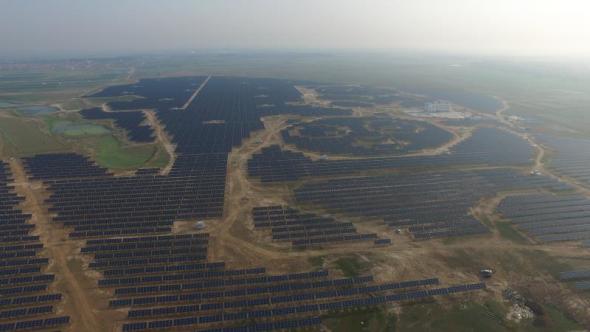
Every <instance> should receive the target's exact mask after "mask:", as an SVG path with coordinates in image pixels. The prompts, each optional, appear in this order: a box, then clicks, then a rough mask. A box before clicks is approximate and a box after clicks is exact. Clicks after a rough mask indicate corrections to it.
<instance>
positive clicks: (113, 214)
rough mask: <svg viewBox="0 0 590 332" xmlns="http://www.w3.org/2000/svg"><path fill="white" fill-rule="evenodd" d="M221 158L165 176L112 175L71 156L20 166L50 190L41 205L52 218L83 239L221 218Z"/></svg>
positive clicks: (194, 162)
mask: <svg viewBox="0 0 590 332" xmlns="http://www.w3.org/2000/svg"><path fill="white" fill-rule="evenodd" d="M226 158H227V156H226V155H224V154H211V155H197V156H193V157H192V158H191V159H188V158H184V159H183V160H182V161H181V162H178V163H176V164H175V165H174V167H173V169H172V171H171V172H170V175H168V176H160V175H143V176H117V177H115V176H112V175H110V174H108V173H106V171H105V170H104V169H101V168H99V167H97V166H96V165H94V164H93V163H92V162H91V161H89V160H88V159H87V158H86V157H83V156H80V155H75V154H65V155H60V154H47V155H36V156H34V157H30V158H24V159H23V164H24V166H25V169H26V170H27V172H28V173H29V174H31V175H32V177H33V178H36V179H43V180H44V181H45V182H46V184H47V185H48V188H49V190H50V191H51V192H52V194H51V197H50V198H48V199H47V200H46V203H47V204H49V205H50V208H49V211H50V212H52V213H55V214H56V216H55V217H54V218H53V220H54V221H55V222H61V223H63V224H64V225H65V226H67V227H71V228H73V229H72V232H71V233H70V237H75V238H87V237H96V236H116V235H133V234H147V233H165V232H169V231H170V230H171V226H172V224H173V222H174V221H175V220H179V219H194V218H214V217H219V216H221V214H222V213H223V198H224V190H225V173H226V171H225V170H226V163H227V160H226ZM68 175H69V176H76V177H72V178H68Z"/></svg>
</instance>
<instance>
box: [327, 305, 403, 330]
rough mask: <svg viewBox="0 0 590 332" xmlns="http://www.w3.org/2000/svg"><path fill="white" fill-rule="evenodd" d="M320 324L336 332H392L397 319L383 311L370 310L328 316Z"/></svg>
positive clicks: (377, 309)
mask: <svg viewBox="0 0 590 332" xmlns="http://www.w3.org/2000/svg"><path fill="white" fill-rule="evenodd" d="M322 322H323V323H324V324H325V325H326V326H327V327H328V328H329V329H330V330H331V331H338V332H341V331H342V332H363V331H370V332H385V331H387V332H394V331H397V330H396V323H397V317H396V316H395V314H388V313H386V312H385V311H384V310H383V309H380V308H371V309H361V310H355V311H352V312H345V313H338V314H328V315H326V316H324V317H322Z"/></svg>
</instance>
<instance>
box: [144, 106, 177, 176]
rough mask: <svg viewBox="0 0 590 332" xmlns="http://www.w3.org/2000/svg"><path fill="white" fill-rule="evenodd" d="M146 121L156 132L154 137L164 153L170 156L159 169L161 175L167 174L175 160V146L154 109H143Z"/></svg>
mask: <svg viewBox="0 0 590 332" xmlns="http://www.w3.org/2000/svg"><path fill="white" fill-rule="evenodd" d="M143 113H144V114H145V117H146V119H147V121H148V122H149V124H150V126H151V127H152V129H154V132H155V133H156V138H157V139H158V142H159V143H160V144H161V145H162V146H163V147H164V149H165V150H166V153H168V155H169V156H170V158H169V159H168V164H167V165H166V166H165V167H164V168H162V169H161V170H160V174H161V175H167V174H168V173H170V170H171V169H172V166H174V162H175V161H176V147H175V146H174V144H172V140H171V139H170V138H169V137H168V133H166V130H164V128H162V124H161V123H160V121H158V119H157V118H156V115H155V114H154V111H143Z"/></svg>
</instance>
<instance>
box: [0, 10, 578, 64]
mask: <svg viewBox="0 0 590 332" xmlns="http://www.w3.org/2000/svg"><path fill="white" fill-rule="evenodd" d="M589 41H590V1H588V0H0V56H3V55H4V56H6V55H14V54H17V55H18V54H27V53H30V54H43V53H62V54H68V53H71V54H80V53H113V52H115V53H116V52H137V51H139V52H143V51H160V50H188V49H259V48H264V49H293V50H295V49H349V50H355V49H371V50H396V49H405V50H424V51H444V52H452V53H478V54H494V55H496V54H504V55H533V56H559V55H567V56H590V42H589Z"/></svg>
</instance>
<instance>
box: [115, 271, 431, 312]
mask: <svg viewBox="0 0 590 332" xmlns="http://www.w3.org/2000/svg"><path fill="white" fill-rule="evenodd" d="M371 281H373V277H372V276H363V277H355V278H346V279H328V280H322V281H314V282H303V283H301V282H297V283H281V284H273V285H269V286H257V287H250V288H244V287H240V288H236V289H231V290H219V291H208V292H199V293H187V294H170V295H162V296H148V297H136V298H126V299H117V300H112V301H111V302H110V306H111V307H124V306H144V305H152V304H166V303H174V302H186V301H190V302H195V301H202V300H206V299H219V298H234V297H243V296H250V295H257V294H265V293H269V294H275V293H280V292H290V291H300V290H308V289H318V288H329V287H340V286H351V285H357V284H363V283H367V282H371ZM430 282H431V283H432V284H435V283H436V282H435V281H434V279H432V280H431V281H430ZM426 284H427V283H424V285H426ZM411 286H413V284H412V285H409V284H405V285H404V286H403V287H411ZM400 287H402V286H401V285H400Z"/></svg>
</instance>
